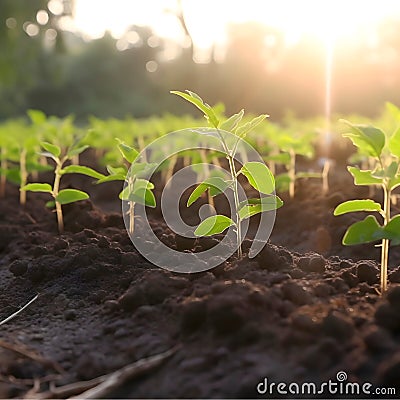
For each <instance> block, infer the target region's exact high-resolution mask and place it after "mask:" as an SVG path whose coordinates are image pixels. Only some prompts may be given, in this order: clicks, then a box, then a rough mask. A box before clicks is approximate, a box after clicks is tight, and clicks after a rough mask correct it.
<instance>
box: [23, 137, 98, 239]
mask: <svg viewBox="0 0 400 400" xmlns="http://www.w3.org/2000/svg"><path fill="white" fill-rule="evenodd" d="M40 145H41V147H42V148H43V149H44V150H45V151H43V152H41V153H40V155H42V156H44V157H47V158H50V159H52V160H53V161H54V163H55V169H54V183H53V186H51V185H50V184H48V183H28V184H27V185H25V186H23V187H22V188H21V190H23V191H31V192H43V193H49V194H50V195H51V196H52V197H53V201H50V202H48V203H47V204H46V206H48V207H49V208H51V207H55V209H56V214H57V223H58V231H59V232H60V233H62V232H63V231H64V219H63V213H62V207H61V206H62V205H63V204H69V203H74V202H76V201H80V200H85V199H88V198H89V195H88V194H87V193H86V192H83V191H81V190H77V189H62V190H60V183H61V177H62V176H63V175H65V174H81V175H86V176H90V177H92V178H95V179H101V178H103V177H104V175H103V174H100V173H99V172H97V171H95V170H93V169H92V168H89V167H85V166H81V165H68V166H64V164H65V163H66V162H67V161H70V160H71V159H72V158H73V157H75V156H77V155H79V154H80V153H82V152H83V151H84V150H85V149H86V148H87V147H88V146H87V145H83V146H82V145H81V144H80V142H79V141H77V142H76V143H75V144H73V145H72V146H70V147H69V148H68V149H67V151H66V152H65V154H62V152H61V148H60V147H59V146H57V145H55V144H52V143H49V142H41V143H40Z"/></svg>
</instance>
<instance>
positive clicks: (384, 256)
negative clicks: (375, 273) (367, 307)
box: [381, 182, 391, 293]
mask: <svg viewBox="0 0 400 400" xmlns="http://www.w3.org/2000/svg"><path fill="white" fill-rule="evenodd" d="M390 192H391V191H390V189H389V187H388V184H387V182H385V183H384V184H383V195H384V199H383V214H384V217H383V225H384V226H386V225H387V224H388V222H389V221H390ZM388 258H389V239H382V249H381V293H384V292H385V291H386V290H387V268H388Z"/></svg>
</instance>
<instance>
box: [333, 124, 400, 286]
mask: <svg viewBox="0 0 400 400" xmlns="http://www.w3.org/2000/svg"><path fill="white" fill-rule="evenodd" d="M343 122H345V123H346V124H347V125H348V127H349V129H350V130H349V132H348V133H345V134H344V135H343V136H344V137H348V138H349V139H350V140H351V141H352V142H353V144H354V145H355V146H357V147H358V148H359V149H360V150H361V152H362V153H365V154H368V156H369V157H372V158H373V159H374V160H375V161H376V167H375V169H374V170H361V169H359V168H357V167H348V170H349V172H350V173H351V175H353V178H354V184H355V185H365V186H371V185H375V186H380V187H381V188H382V190H383V205H381V204H379V203H377V202H375V201H373V200H370V199H366V200H350V201H346V202H344V203H342V204H339V205H338V206H337V207H336V209H335V210H334V215H342V214H345V213H349V212H357V211H366V212H375V213H378V214H379V215H380V216H381V219H382V221H383V223H382V224H380V223H379V222H378V221H377V219H376V218H375V216H373V215H369V216H367V217H366V218H365V219H364V220H362V221H359V222H356V223H354V224H352V225H350V227H349V228H348V229H347V231H346V233H345V235H344V237H343V241H342V242H343V244H344V245H345V246H348V245H355V244H362V243H371V242H376V241H381V245H380V246H381V279H380V286H381V293H383V292H385V291H386V289H387V267H388V257H389V242H390V243H391V244H392V246H394V245H398V244H400V215H396V216H394V217H391V210H390V208H391V193H392V191H393V190H394V189H395V188H396V187H398V186H400V171H399V164H400V129H396V130H395V132H393V133H392V134H390V135H389V134H387V133H386V132H383V131H382V130H381V129H379V128H376V127H374V126H371V125H354V124H351V123H350V122H347V121H343Z"/></svg>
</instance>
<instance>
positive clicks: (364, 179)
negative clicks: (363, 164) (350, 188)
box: [347, 167, 383, 186]
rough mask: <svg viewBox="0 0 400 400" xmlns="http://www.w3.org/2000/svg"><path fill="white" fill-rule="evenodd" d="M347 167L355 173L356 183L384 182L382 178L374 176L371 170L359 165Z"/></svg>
mask: <svg viewBox="0 0 400 400" xmlns="http://www.w3.org/2000/svg"><path fill="white" fill-rule="evenodd" d="M347 169H348V171H349V172H350V173H351V175H353V178H354V184H355V185H366V186H369V185H380V184H382V182H383V179H382V178H375V177H374V176H372V171H370V170H360V169H358V168H357V167H347Z"/></svg>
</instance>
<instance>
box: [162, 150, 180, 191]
mask: <svg viewBox="0 0 400 400" xmlns="http://www.w3.org/2000/svg"><path fill="white" fill-rule="evenodd" d="M177 161H178V155H177V154H174V155H173V156H172V157H171V159H170V161H169V165H168V170H167V173H166V175H165V186H167V185H168V182H169V180H170V179H171V178H172V175H173V174H174V169H175V165H176V162H177Z"/></svg>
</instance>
